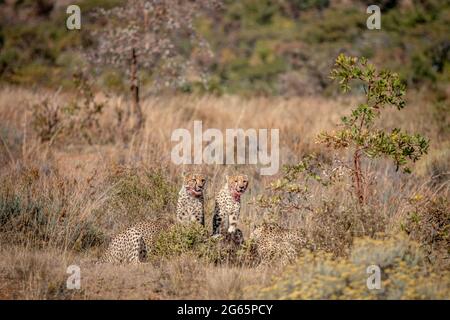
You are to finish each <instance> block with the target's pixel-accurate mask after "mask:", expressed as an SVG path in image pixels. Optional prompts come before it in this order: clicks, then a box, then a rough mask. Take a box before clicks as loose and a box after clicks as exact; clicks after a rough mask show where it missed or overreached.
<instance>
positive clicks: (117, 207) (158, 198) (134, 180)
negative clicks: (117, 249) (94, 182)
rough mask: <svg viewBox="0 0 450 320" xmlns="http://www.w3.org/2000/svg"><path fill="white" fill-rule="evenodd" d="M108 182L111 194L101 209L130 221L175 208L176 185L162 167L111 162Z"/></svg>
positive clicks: (156, 215) (159, 214)
mask: <svg viewBox="0 0 450 320" xmlns="http://www.w3.org/2000/svg"><path fill="white" fill-rule="evenodd" d="M108 183H109V184H111V185H113V190H112V192H113V195H112V198H111V201H110V202H108V203H107V208H104V209H105V210H108V211H112V212H117V213H118V214H120V215H126V216H127V218H128V219H130V220H132V221H134V220H138V219H142V218H143V217H149V216H151V217H159V216H161V215H162V214H165V213H167V212H174V210H175V203H176V199H177V189H176V187H175V186H174V185H173V184H172V182H171V181H169V180H168V178H167V176H166V175H165V174H164V171H163V170H162V169H150V168H145V167H124V166H115V167H114V168H113V170H112V173H111V175H110V177H109V179H108Z"/></svg>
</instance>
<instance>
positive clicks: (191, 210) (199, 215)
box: [177, 173, 206, 226]
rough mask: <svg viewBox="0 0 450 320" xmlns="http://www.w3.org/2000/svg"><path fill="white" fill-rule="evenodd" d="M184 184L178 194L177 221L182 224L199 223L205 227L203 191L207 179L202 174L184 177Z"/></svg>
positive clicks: (189, 174)
mask: <svg viewBox="0 0 450 320" xmlns="http://www.w3.org/2000/svg"><path fill="white" fill-rule="evenodd" d="M183 179H184V182H183V185H182V186H181V189H180V192H179V193H178V204H177V221H178V222H180V223H189V222H195V221H196V222H198V223H200V224H201V225H202V226H204V225H205V210H204V198H203V191H204V189H205V184H206V177H205V175H203V174H200V173H188V174H185V175H184V178H183Z"/></svg>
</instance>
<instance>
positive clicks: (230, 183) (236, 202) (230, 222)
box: [213, 175, 248, 235]
mask: <svg viewBox="0 0 450 320" xmlns="http://www.w3.org/2000/svg"><path fill="white" fill-rule="evenodd" d="M247 187H248V177H247V175H235V176H227V177H226V183H225V185H224V186H223V188H222V189H221V190H220V191H219V193H218V195H217V197H216V203H215V208H214V216H213V235H218V234H223V233H226V232H229V233H232V232H235V231H236V227H237V223H238V220H239V213H240V210H241V195H242V194H243V193H244V192H245V190H247Z"/></svg>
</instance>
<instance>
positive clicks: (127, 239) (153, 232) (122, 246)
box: [100, 220, 169, 264]
mask: <svg viewBox="0 0 450 320" xmlns="http://www.w3.org/2000/svg"><path fill="white" fill-rule="evenodd" d="M168 227H169V222H167V221H161V220H158V221H145V222H140V223H138V224H136V225H134V226H132V227H130V228H128V229H126V230H125V231H123V232H121V233H119V234H118V235H116V236H115V237H114V238H113V239H112V240H111V242H110V244H109V246H108V249H107V250H106V252H105V254H104V255H103V256H102V257H101V258H100V262H104V263H105V262H107V263H124V262H130V263H133V264H138V263H141V262H143V261H145V260H146V259H147V254H148V251H149V249H150V246H151V245H152V244H153V243H154V242H155V241H156V238H157V236H158V235H159V233H160V232H161V231H162V230H164V229H166V228H168Z"/></svg>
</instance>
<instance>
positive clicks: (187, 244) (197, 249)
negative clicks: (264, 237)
mask: <svg viewBox="0 0 450 320" xmlns="http://www.w3.org/2000/svg"><path fill="white" fill-rule="evenodd" d="M235 240H236V239H235V238H234V237H233V236H232V235H229V234H226V235H223V236H221V237H211V235H210V233H209V232H208V231H207V230H206V228H205V227H203V226H202V225H200V224H198V223H191V224H174V225H172V227H171V228H169V229H168V230H167V231H166V232H163V233H161V235H160V236H159V237H158V239H157V240H156V243H155V249H154V251H153V255H154V256H155V257H165V258H168V257H174V256H179V255H183V254H191V255H194V256H196V257H198V258H201V259H204V260H206V261H207V262H212V263H244V262H248V259H247V258H249V255H248V253H249V252H248V245H245V244H244V245H242V246H241V245H240V243H236V242H235Z"/></svg>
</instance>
